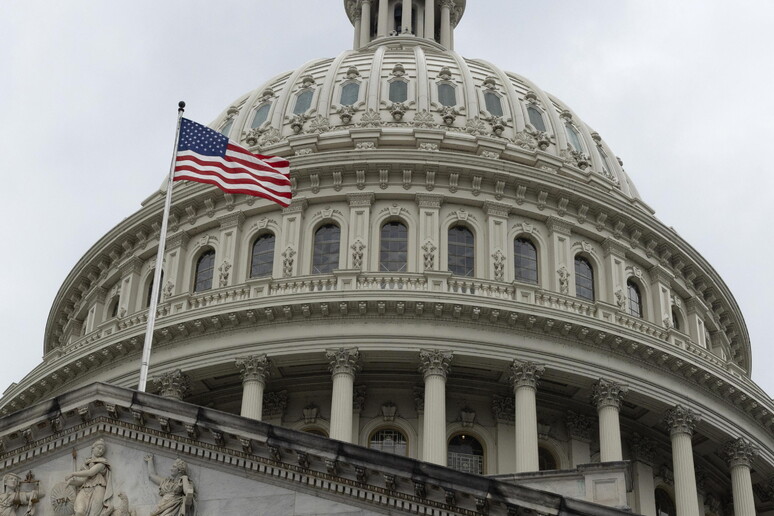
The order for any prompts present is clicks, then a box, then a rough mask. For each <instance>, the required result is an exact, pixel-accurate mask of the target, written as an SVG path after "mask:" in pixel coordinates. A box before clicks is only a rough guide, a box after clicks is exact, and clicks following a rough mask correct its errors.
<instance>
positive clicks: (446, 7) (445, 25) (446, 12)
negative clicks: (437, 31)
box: [441, 0, 454, 48]
mask: <svg viewBox="0 0 774 516" xmlns="http://www.w3.org/2000/svg"><path fill="white" fill-rule="evenodd" d="M453 7H454V0H441V45H443V46H444V47H445V48H451V10H452V8H453Z"/></svg>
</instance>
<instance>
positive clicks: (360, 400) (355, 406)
mask: <svg viewBox="0 0 774 516" xmlns="http://www.w3.org/2000/svg"><path fill="white" fill-rule="evenodd" d="M366 389H367V387H366V386H365V385H355V387H354V389H353V392H352V410H353V411H354V412H358V413H359V412H361V411H362V410H363V407H365V402H366Z"/></svg>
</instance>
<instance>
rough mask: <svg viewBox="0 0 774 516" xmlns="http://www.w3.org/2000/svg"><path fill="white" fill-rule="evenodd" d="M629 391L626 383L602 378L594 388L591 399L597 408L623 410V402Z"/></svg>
mask: <svg viewBox="0 0 774 516" xmlns="http://www.w3.org/2000/svg"><path fill="white" fill-rule="evenodd" d="M628 392H629V388H628V387H626V386H625V385H622V384H620V383H618V382H613V381H610V380H605V379H604V378H600V379H599V380H598V381H597V383H595V384H594V387H593V388H592V391H591V401H592V402H593V403H594V405H596V407H597V410H599V409H602V408H603V407H613V408H615V409H616V410H621V402H622V401H623V399H624V396H626V394H627V393H628Z"/></svg>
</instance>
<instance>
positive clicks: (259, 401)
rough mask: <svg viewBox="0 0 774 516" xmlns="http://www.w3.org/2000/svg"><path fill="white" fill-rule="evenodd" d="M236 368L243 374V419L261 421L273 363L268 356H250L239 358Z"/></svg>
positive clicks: (241, 412) (241, 413)
mask: <svg viewBox="0 0 774 516" xmlns="http://www.w3.org/2000/svg"><path fill="white" fill-rule="evenodd" d="M235 363H236V366H237V367H238V368H239V370H240V372H241V373H242V410H241V411H240V415H241V416H242V417H249V418H250V419H257V420H258V421H260V420H261V417H262V416H263V390H264V388H265V387H266V380H267V379H268V378H269V373H270V367H271V361H270V360H269V359H268V358H267V357H266V355H249V356H246V357H242V358H237V359H236V361H235Z"/></svg>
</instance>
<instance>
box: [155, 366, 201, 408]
mask: <svg viewBox="0 0 774 516" xmlns="http://www.w3.org/2000/svg"><path fill="white" fill-rule="evenodd" d="M151 382H153V383H154V384H155V385H157V386H158V388H159V395H160V396H164V397H165V398H172V399H173V400H182V399H183V397H185V396H186V395H187V394H188V393H189V392H191V379H190V378H189V377H188V375H187V374H185V373H184V372H183V371H182V370H180V369H175V370H174V371H170V372H168V373H164V374H162V375H160V376H157V377H156V378H153V379H152V380H151Z"/></svg>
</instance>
